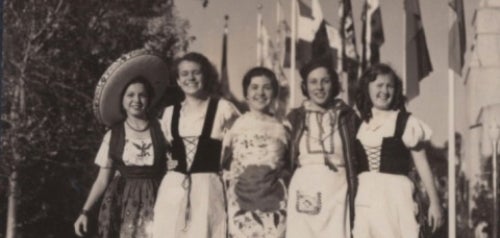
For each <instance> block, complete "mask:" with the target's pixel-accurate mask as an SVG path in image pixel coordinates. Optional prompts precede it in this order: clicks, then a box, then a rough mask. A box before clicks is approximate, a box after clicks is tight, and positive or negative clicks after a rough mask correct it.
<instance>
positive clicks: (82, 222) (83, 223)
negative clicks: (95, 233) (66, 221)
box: [74, 214, 89, 237]
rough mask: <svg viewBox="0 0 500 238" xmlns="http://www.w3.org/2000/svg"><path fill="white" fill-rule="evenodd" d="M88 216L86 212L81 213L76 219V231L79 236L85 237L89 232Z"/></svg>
mask: <svg viewBox="0 0 500 238" xmlns="http://www.w3.org/2000/svg"><path fill="white" fill-rule="evenodd" d="M88 220H89V219H88V217H87V215H85V214H81V215H80V216H79V217H78V218H77V219H76V221H75V224H74V226H75V233H76V235H78V236H79V237H83V236H84V235H85V234H86V233H87V224H88Z"/></svg>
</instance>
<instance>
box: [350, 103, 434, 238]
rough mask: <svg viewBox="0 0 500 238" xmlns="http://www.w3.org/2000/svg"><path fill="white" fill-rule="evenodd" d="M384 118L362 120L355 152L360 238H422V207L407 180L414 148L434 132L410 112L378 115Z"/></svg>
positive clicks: (355, 230)
mask: <svg viewBox="0 0 500 238" xmlns="http://www.w3.org/2000/svg"><path fill="white" fill-rule="evenodd" d="M373 114H374V115H378V116H381V115H382V116H384V118H383V119H379V118H377V119H378V120H373V119H372V120H370V122H369V123H366V122H363V123H362V125H361V126H360V128H359V131H358V134H357V138H358V141H357V144H356V146H357V147H356V148H357V150H358V152H357V154H358V158H359V159H360V169H361V173H360V174H359V175H358V178H359V187H358V192H357V195H356V200H355V209H356V216H355V220H354V228H353V236H354V237H356V238H363V237H366V238H418V237H419V232H420V226H419V224H418V222H417V214H418V204H417V203H416V202H415V200H414V195H415V194H414V192H415V186H414V183H413V182H412V181H411V180H410V178H409V177H408V173H409V171H410V168H411V154H410V151H409V148H412V147H414V146H416V145H417V144H418V143H420V142H421V141H425V140H428V139H429V138H430V135H431V134H432V132H431V130H430V128H429V127H428V126H427V125H425V124H424V123H423V122H421V121H419V120H418V119H416V118H414V117H413V116H410V115H409V114H408V113H406V112H399V111H387V112H385V111H384V112H376V113H373Z"/></svg>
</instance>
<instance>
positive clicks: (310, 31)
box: [287, 0, 340, 68]
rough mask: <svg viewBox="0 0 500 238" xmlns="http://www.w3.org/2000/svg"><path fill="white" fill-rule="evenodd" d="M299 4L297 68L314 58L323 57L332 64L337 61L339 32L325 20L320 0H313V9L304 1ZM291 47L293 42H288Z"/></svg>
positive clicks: (298, 0) (298, 1)
mask: <svg viewBox="0 0 500 238" xmlns="http://www.w3.org/2000/svg"><path fill="white" fill-rule="evenodd" d="M297 4H298V10H299V11H298V17H297V22H298V24H297V25H298V26H297V27H298V30H297V32H298V34H297V43H296V46H295V47H296V49H297V55H296V60H297V67H298V68H300V67H301V66H302V65H304V64H305V63H307V62H308V61H310V60H311V59H312V58H313V57H314V58H317V57H321V58H325V59H327V60H329V61H330V62H331V63H332V64H335V63H336V60H337V53H336V52H337V49H340V47H339V46H340V37H339V34H338V30H337V29H335V28H333V27H332V26H331V25H329V24H328V23H327V22H326V21H325V20H324V19H323V13H322V11H321V6H320V4H319V1H318V0H313V1H312V5H311V8H309V7H308V6H307V5H305V4H304V3H303V2H302V1H300V0H297ZM287 44H290V45H291V42H287Z"/></svg>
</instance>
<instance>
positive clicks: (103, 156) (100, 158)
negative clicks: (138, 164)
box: [95, 130, 113, 168]
mask: <svg viewBox="0 0 500 238" xmlns="http://www.w3.org/2000/svg"><path fill="white" fill-rule="evenodd" d="M110 138H111V130H109V131H108V132H106V134H105V135H104V138H103V139H102V143H101V147H99V151H97V155H96V157H95V164H97V165H99V167H101V168H111V167H112V166H113V161H112V160H111V158H109V156H108V152H109V140H110Z"/></svg>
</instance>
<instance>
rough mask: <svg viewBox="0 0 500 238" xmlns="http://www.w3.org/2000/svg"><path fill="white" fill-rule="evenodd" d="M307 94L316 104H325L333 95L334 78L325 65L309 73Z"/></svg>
mask: <svg viewBox="0 0 500 238" xmlns="http://www.w3.org/2000/svg"><path fill="white" fill-rule="evenodd" d="M306 83H307V95H308V96H309V99H311V101H313V102H314V103H315V104H317V105H320V106H323V105H325V104H327V102H328V100H330V98H331V97H332V87H333V84H332V80H331V78H330V75H329V74H328V71H327V69H326V68H324V67H319V68H316V69H314V70H312V71H311V72H310V73H309V75H307V81H306Z"/></svg>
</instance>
